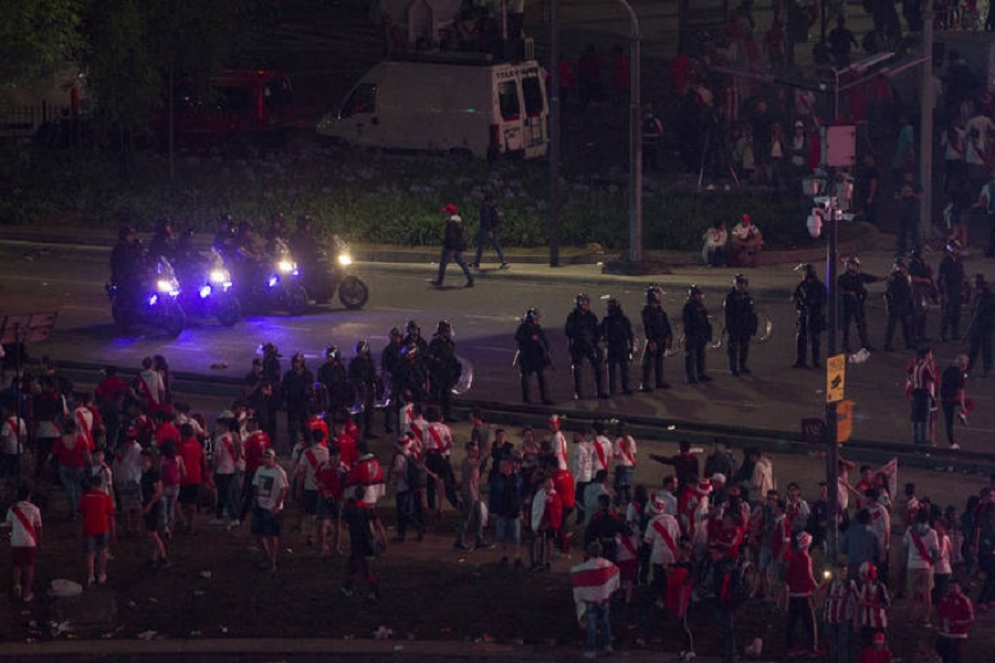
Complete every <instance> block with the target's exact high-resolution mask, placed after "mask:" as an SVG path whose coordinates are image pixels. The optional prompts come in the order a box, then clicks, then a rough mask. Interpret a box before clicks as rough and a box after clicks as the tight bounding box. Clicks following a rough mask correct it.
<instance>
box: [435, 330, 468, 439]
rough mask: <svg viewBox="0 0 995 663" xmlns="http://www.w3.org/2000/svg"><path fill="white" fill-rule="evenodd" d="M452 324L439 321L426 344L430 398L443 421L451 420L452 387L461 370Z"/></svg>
mask: <svg viewBox="0 0 995 663" xmlns="http://www.w3.org/2000/svg"><path fill="white" fill-rule="evenodd" d="M452 330H453V328H452V325H450V324H449V323H448V322H446V321H445V320H440V321H439V327H438V329H437V330H436V332H435V334H434V336H433V338H432V342H431V343H429V345H428V376H429V385H430V388H431V396H432V399H433V400H434V401H435V402H437V403H438V404H439V407H440V409H441V410H442V417H443V419H444V420H445V421H452V389H453V387H454V386H456V382H457V381H458V380H459V378H460V373H461V372H462V370H463V367H462V365H461V364H460V362H459V359H457V358H456V343H454V342H453V335H452Z"/></svg>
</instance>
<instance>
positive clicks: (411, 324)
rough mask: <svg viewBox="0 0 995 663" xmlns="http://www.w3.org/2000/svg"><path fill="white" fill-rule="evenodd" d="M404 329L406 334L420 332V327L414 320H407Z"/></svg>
mask: <svg viewBox="0 0 995 663" xmlns="http://www.w3.org/2000/svg"><path fill="white" fill-rule="evenodd" d="M404 331H406V332H407V333H408V334H420V333H421V327H419V326H418V323H417V322H415V321H414V320H408V324H407V326H406V327H405V328H404Z"/></svg>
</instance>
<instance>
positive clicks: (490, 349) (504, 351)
mask: <svg viewBox="0 0 995 663" xmlns="http://www.w3.org/2000/svg"><path fill="white" fill-rule="evenodd" d="M474 347H475V348H476V349H478V350H489V351H490V352H503V353H505V354H511V353H513V352H516V351H515V350H512V349H511V348H495V347H493V346H490V345H475V346H474Z"/></svg>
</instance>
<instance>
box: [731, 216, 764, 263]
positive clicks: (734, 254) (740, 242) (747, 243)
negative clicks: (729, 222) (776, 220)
mask: <svg viewBox="0 0 995 663" xmlns="http://www.w3.org/2000/svg"><path fill="white" fill-rule="evenodd" d="M730 234H731V236H732V250H731V252H730V255H729V265H730V266H732V267H756V266H757V265H759V264H760V251H761V249H762V248H763V244H764V236H763V233H762V232H760V228H758V227H757V226H755V225H754V224H753V220H752V219H751V218H750V215H749V214H744V215H743V216H742V217H741V218H740V221H739V223H737V224H736V225H735V226H733V229H732V233H730Z"/></svg>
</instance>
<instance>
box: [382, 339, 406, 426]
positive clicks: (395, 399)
mask: <svg viewBox="0 0 995 663" xmlns="http://www.w3.org/2000/svg"><path fill="white" fill-rule="evenodd" d="M403 341H404V335H403V334H401V330H400V329H398V328H397V327H394V328H392V329H391V330H390V333H389V334H388V336H387V345H386V346H384V349H383V350H382V351H381V352H380V370H381V371H384V372H385V373H387V384H386V385H384V387H386V388H387V389H389V390H390V394H391V398H390V402H389V403H388V404H387V410H386V412H385V416H384V432H387V433H390V432H393V430H394V428H393V424H394V423H397V420H398V417H399V416H400V410H401V398H400V391H399V389H398V384H397V371H398V366H400V364H401V360H402V359H403V357H402V356H401V350H402V349H403V348H404V343H403Z"/></svg>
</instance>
